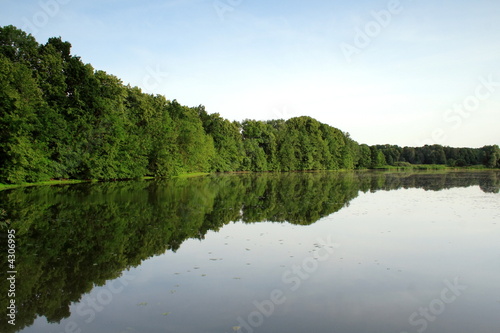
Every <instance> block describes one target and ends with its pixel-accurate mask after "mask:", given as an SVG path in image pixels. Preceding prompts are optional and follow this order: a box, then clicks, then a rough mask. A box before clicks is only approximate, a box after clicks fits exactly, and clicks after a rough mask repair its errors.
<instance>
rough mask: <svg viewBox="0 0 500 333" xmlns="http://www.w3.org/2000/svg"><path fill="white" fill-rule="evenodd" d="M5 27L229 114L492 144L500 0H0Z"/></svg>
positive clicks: (369, 135)
mask: <svg viewBox="0 0 500 333" xmlns="http://www.w3.org/2000/svg"><path fill="white" fill-rule="evenodd" d="M0 8H1V10H0V26H5V25H14V26H16V27H18V28H21V29H23V30H24V31H26V32H28V33H30V34H32V35H33V36H34V37H35V38H36V39H37V40H38V42H39V43H46V42H47V40H48V38H50V37H59V36H60V37H62V39H63V40H65V41H69V42H70V43H71V44H72V46H73V47H72V54H73V55H77V56H80V57H81V59H82V61H83V62H85V63H90V64H92V66H93V67H94V68H95V69H96V70H104V71H106V72H107V73H109V74H113V75H115V76H117V77H118V78H120V79H121V80H122V81H123V82H124V84H130V85H132V86H138V87H140V88H142V89H143V91H144V92H147V93H152V94H161V95H164V96H166V97H167V99H170V100H173V99H177V101H179V102H180V103H181V104H183V105H187V106H198V105H200V104H201V105H204V106H205V107H206V110H207V111H208V112H209V113H219V114H220V115H221V116H222V117H224V118H227V119H229V120H238V121H241V120H244V119H248V118H249V119H257V120H269V119H289V118H291V117H296V116H304V115H305V116H311V117H313V118H315V119H317V120H319V121H321V122H323V123H326V124H329V125H331V126H334V127H337V128H339V129H341V130H342V131H344V132H349V134H350V135H351V137H352V138H353V139H354V140H356V141H358V142H359V143H366V144H369V145H373V144H387V143H388V144H397V145H400V146H422V145H424V144H441V145H445V146H453V147H465V146H466V147H482V146H484V145H490V144H500V131H499V129H498V125H499V123H500V19H499V18H500V2H499V1H498V0H477V1H465V0H455V1H451V0H390V1H387V0H371V1H368V0H359V1H354V0H353V1H339V0H329V1H326V0H312V1H298V0H290V1H277V0H267V1H262V0H161V1H160V0H150V1H132V0H120V1H118V0H99V1H97V0H86V1H81V0H23V1H15V0H0Z"/></svg>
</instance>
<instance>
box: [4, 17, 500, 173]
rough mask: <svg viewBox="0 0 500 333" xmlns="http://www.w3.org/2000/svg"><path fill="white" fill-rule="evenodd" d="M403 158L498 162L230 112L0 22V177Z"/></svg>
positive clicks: (280, 167)
mask: <svg viewBox="0 0 500 333" xmlns="http://www.w3.org/2000/svg"><path fill="white" fill-rule="evenodd" d="M408 164H442V165H449V166H470V165H483V166H486V167H500V148H499V147H498V146H497V145H493V146H485V147H483V148H478V149H474V148H450V147H443V146H440V145H433V146H424V147H420V148H412V147H404V148H401V147H398V146H391V145H384V146H378V145H377V146H368V145H366V144H361V145H360V144H358V143H357V142H356V141H354V140H353V139H351V138H350V136H349V134H348V133H344V132H342V131H341V130H339V129H337V128H334V127H332V126H330V125H327V124H323V123H320V122H318V121H317V120H315V119H313V118H310V117H305V116H304V117H296V118H291V119H289V120H286V121H285V120H281V119H279V120H270V121H258V120H249V119H248V120H244V121H242V122H236V121H229V120H227V119H224V118H222V117H221V116H220V115H219V114H217V113H213V114H209V113H208V112H207V111H206V110H205V108H204V107H203V106H197V107H187V106H183V105H181V104H180V103H178V102H177V101H176V100H167V99H166V98H165V97H164V96H161V95H151V94H146V93H143V92H142V91H141V89H140V88H138V87H131V86H130V85H124V84H123V82H122V81H121V80H120V79H118V78H117V77H115V76H113V75H110V74H107V73H105V72H103V71H100V70H95V69H94V68H93V67H92V66H91V65H90V64H84V63H83V62H82V61H81V59H80V58H79V57H78V56H74V55H72V54H71V44H70V43H68V42H64V41H62V40H61V38H50V39H49V40H48V42H47V43H46V44H39V43H38V42H37V41H36V40H35V39H34V37H33V36H31V35H28V34H26V33H25V32H23V31H22V30H19V29H17V28H16V27H13V26H6V27H0V183H23V182H36V181H44V180H50V179H98V180H115V179H132V178H140V177H144V176H153V177H170V176H174V175H177V174H180V173H188V172H227V171H298V170H301V171H303V170H338V169H356V168H359V169H365V168H377V167H383V166H385V165H393V166H406V165H408Z"/></svg>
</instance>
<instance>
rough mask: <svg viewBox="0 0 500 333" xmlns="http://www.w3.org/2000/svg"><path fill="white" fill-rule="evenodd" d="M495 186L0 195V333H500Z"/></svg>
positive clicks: (385, 184) (371, 179) (47, 189)
mask: <svg viewBox="0 0 500 333" xmlns="http://www.w3.org/2000/svg"><path fill="white" fill-rule="evenodd" d="M499 192H500V172H498V171H484V172H439V173H438V172H421V173H398V172H321V173H284V174H233V175H212V176H206V177H199V178H191V179H174V180H169V181H131V182H116V183H92V184H76V185H67V186H42V187H29V188H18V189H12V190H5V191H1V192H0V212H1V213H2V217H1V221H0V222H1V223H2V225H3V233H2V236H3V237H2V241H3V243H2V244H4V245H3V248H4V253H5V254H7V243H6V239H7V230H15V241H16V243H15V244H16V248H15V250H16V258H15V271H16V275H15V296H13V295H10V296H8V291H9V287H10V288H11V287H12V285H11V282H12V281H9V280H7V279H3V281H2V282H1V283H0V286H1V288H2V289H1V290H2V292H1V296H0V302H1V306H2V308H3V309H6V308H7V307H8V306H9V304H10V303H9V302H11V301H12V299H14V300H15V304H16V311H15V325H11V324H9V323H8V320H11V319H9V317H6V315H4V316H3V319H2V321H0V323H1V324H0V325H1V326H0V331H1V332H23V333H24V332H25V333H31V332H36V333H49V332H50V333H62V332H71V333H79V332H91V333H100V332H103V333H104V332H105V333H108V332H113V333H132V332H141V333H147V332H175V333H180V332H214V333H215V332H217V333H220V332H228V333H234V332H241V333H243V332H244V333H248V332H263V333H264V332H308V331H311V332H340V333H343V332H345V333H351V332H352V333H355V332H356V333H358V332H367V333H368V332H385V333H387V332H395V333H401V332H408V333H412V332H454V333H460V332H464V333H465V332H468V333H469V332H480V333H482V332H485V333H486V332H488V333H489V332H495V331H498V327H499V321H498V313H500V289H499V288H498V277H499V276H500V242H499V239H500V194H499ZM5 256H6V255H5ZM4 262H6V261H5V259H4ZM7 266H8V264H7V263H5V264H4V267H5V268H4V271H5V272H7V271H9V268H8V267H7ZM11 296H13V297H11ZM4 311H5V310H4ZM7 311H9V310H7ZM6 314H8V312H7V313H6ZM6 318H7V319H6ZM4 319H6V320H4Z"/></svg>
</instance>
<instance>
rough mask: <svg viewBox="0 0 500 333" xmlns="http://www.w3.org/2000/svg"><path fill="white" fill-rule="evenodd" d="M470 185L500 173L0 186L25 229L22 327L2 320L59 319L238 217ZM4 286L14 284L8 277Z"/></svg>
mask: <svg viewBox="0 0 500 333" xmlns="http://www.w3.org/2000/svg"><path fill="white" fill-rule="evenodd" d="M469 186H479V187H480V188H481V190H482V191H483V192H485V193H499V190H500V173H499V172H474V173H466V172H453V173H420V174H407V173H376V172H361V173H287V174H259V175H220V176H209V177H202V178H193V179H177V180H172V181H162V182H157V181H151V182H123V183H122V182H121V183H102V184H78V185H71V186H52V187H33V188H20V189H15V190H7V191H2V192H0V210H2V211H3V212H5V214H3V217H2V219H3V220H4V221H9V222H10V227H11V228H14V229H15V230H16V236H17V258H16V262H17V271H18V285H17V290H16V303H17V305H18V313H17V318H16V326H15V327H12V326H11V325H8V324H7V323H6V322H5V321H3V320H2V322H1V324H0V331H2V332H16V331H20V330H22V329H23V328H25V327H29V326H30V325H32V324H33V323H34V321H35V319H36V318H37V317H45V318H46V319H47V321H48V322H49V323H58V322H60V321H61V320H62V319H64V318H68V317H69V316H70V315H71V310H70V309H71V307H70V306H71V304H72V303H74V302H79V301H81V300H82V295H84V294H86V293H89V292H90V291H91V290H93V289H94V288H95V287H96V286H104V285H105V284H106V282H107V281H109V280H113V279H117V278H119V277H120V276H122V274H123V272H124V271H126V270H127V269H131V268H133V267H137V266H138V265H140V264H141V262H143V261H144V260H145V259H147V258H150V257H152V256H155V255H161V254H163V253H165V251H167V250H173V251H178V250H179V249H180V248H181V247H182V244H183V243H184V242H185V241H186V240H188V239H199V240H201V239H204V238H205V236H206V235H207V233H208V232H209V231H219V230H220V229H221V228H222V227H224V226H225V225H227V224H228V223H230V222H231V221H243V222H244V223H254V222H263V221H273V222H288V223H290V224H294V225H311V224H313V223H315V222H316V221H318V220H319V219H321V218H322V217H326V216H329V215H331V214H333V213H336V212H338V211H340V210H341V209H342V208H343V207H346V206H348V205H349V203H350V201H351V200H352V199H354V198H356V197H358V195H359V194H360V193H361V192H376V191H380V190H385V191H388V190H396V189H401V188H405V189H408V188H422V189H425V190H431V191H439V190H442V189H451V188H457V187H469ZM334 216H335V215H334ZM2 248H6V247H5V246H4V247H2ZM263 256H265V254H263ZM213 259H214V261H215V260H217V258H213ZM235 278H237V277H235ZM122 279H123V277H122ZM0 288H1V290H8V285H7V282H6V281H5V280H3V281H2V282H1V283H0ZM235 292H236V291H235ZM1 295H2V296H0V306H1V307H2V308H3V309H5V308H6V307H7V305H8V302H9V300H8V299H7V298H6V295H5V293H2V294H1ZM323 301H325V302H326V301H328V300H323ZM343 311H344V310H343ZM167 315H168V314H167V313H165V316H167ZM207 320H208V319H207ZM60 330H61V331H63V329H60Z"/></svg>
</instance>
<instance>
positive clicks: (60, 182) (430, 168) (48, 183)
mask: <svg viewBox="0 0 500 333" xmlns="http://www.w3.org/2000/svg"><path fill="white" fill-rule="evenodd" d="M367 171H379V172H390V171H395V172H405V171H416V172H419V171H446V172H479V171H500V169H498V168H492V169H489V168H476V167H448V166H439V165H425V164H424V165H415V166H404V167H400V166H391V165H386V166H383V167H378V168H373V169H354V170H346V169H339V170H302V171H272V172H264V173H302V172H303V173H310V172H367ZM258 173H261V172H254V171H231V172H194V173H185V174H180V175H177V176H173V177H172V178H170V179H176V178H177V179H188V178H196V177H204V176H209V175H217V174H235V175H237V174H258ZM154 179H161V178H155V177H151V176H146V177H141V178H137V179H135V180H154ZM131 180H134V179H116V180H95V179H94V180H78V179H64V180H48V181H43V182H36V183H23V184H1V183H0V191H3V190H10V189H15V188H20V187H33V186H57V185H73V184H83V183H101V182H102V183H109V182H122V181H131Z"/></svg>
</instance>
